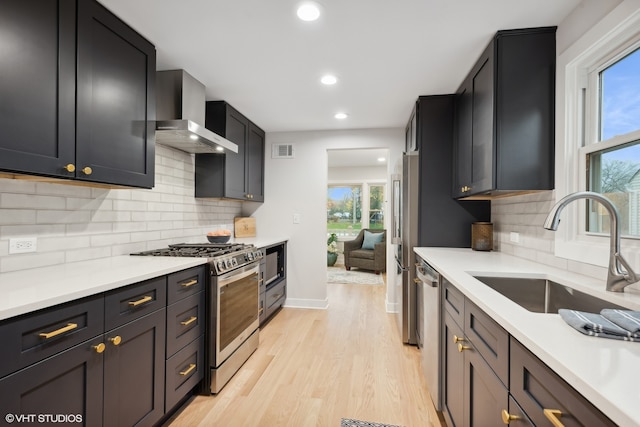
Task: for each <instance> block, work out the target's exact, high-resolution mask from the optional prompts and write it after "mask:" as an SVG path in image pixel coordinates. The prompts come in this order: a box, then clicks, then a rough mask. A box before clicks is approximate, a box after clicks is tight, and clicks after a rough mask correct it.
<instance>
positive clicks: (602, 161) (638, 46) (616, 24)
mask: <svg viewBox="0 0 640 427" xmlns="http://www.w3.org/2000/svg"><path fill="white" fill-rule="evenodd" d="M600 23H601V25H595V26H593V27H591V29H589V30H588V31H586V32H585V34H584V35H583V36H582V37H580V38H579V39H578V40H576V41H575V42H574V43H573V44H572V45H571V46H569V47H568V48H567V49H565V50H564V51H563V52H562V53H561V54H560V55H559V56H558V61H557V64H558V68H557V73H558V74H557V85H558V91H557V112H558V114H557V116H556V129H557V132H556V200H559V199H560V198H561V197H562V196H564V195H566V194H569V193H573V192H576V191H584V190H590V191H595V192H598V193H602V194H604V195H605V196H606V197H608V198H609V199H611V200H612V202H613V203H614V204H616V206H617V208H618V210H619V212H620V215H621V224H620V225H621V232H622V236H623V238H624V241H623V242H622V251H623V253H625V254H633V255H636V256H638V255H640V31H639V30H638V29H639V28H640V9H638V6H637V4H633V2H628V1H623V2H622V3H621V4H620V5H619V6H618V7H616V8H614V9H613V10H612V11H611V12H610V13H609V14H608V15H607V16H605V17H604V18H603V19H602V20H601V21H600ZM572 205H573V206H571V205H570V206H568V207H567V209H566V210H567V212H566V213H565V214H563V217H564V220H565V221H567V225H566V226H565V227H564V228H562V227H561V229H560V230H561V231H560V232H557V233H555V235H554V239H555V254H556V255H557V256H559V257H562V258H567V259H570V260H575V261H579V262H583V263H589V264H593V265H598V266H603V267H605V266H606V265H607V262H608V253H609V237H608V236H609V217H608V214H607V212H606V210H604V208H603V207H602V206H601V205H600V204H599V203H597V202H592V201H582V202H581V203H574V204H572ZM634 258H635V257H634V256H632V257H631V260H633V259H634ZM628 259H629V258H628ZM632 264H634V267H635V262H633V261H632Z"/></svg>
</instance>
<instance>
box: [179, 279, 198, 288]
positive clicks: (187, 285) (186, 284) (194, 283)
mask: <svg viewBox="0 0 640 427" xmlns="http://www.w3.org/2000/svg"><path fill="white" fill-rule="evenodd" d="M197 283H198V279H193V280H189V281H188V282H184V283H180V286H182V287H184V288H188V287H189V286H193V285H196V284H197Z"/></svg>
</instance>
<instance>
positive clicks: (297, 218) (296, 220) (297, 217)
mask: <svg viewBox="0 0 640 427" xmlns="http://www.w3.org/2000/svg"><path fill="white" fill-rule="evenodd" d="M293 223H294V224H300V214H299V213H295V214H293Z"/></svg>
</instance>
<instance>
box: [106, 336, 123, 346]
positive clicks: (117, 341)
mask: <svg viewBox="0 0 640 427" xmlns="http://www.w3.org/2000/svg"><path fill="white" fill-rule="evenodd" d="M109 341H111V344H113V345H120V343H121V342H122V337H121V336H120V335H116V336H115V337H113V338H109Z"/></svg>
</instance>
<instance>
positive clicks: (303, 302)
mask: <svg viewBox="0 0 640 427" xmlns="http://www.w3.org/2000/svg"><path fill="white" fill-rule="evenodd" d="M284 307H289V308H311V309H315V310H326V309H327V308H328V307H329V299H328V298H325V299H301V298H287V299H286V300H285V302H284Z"/></svg>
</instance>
